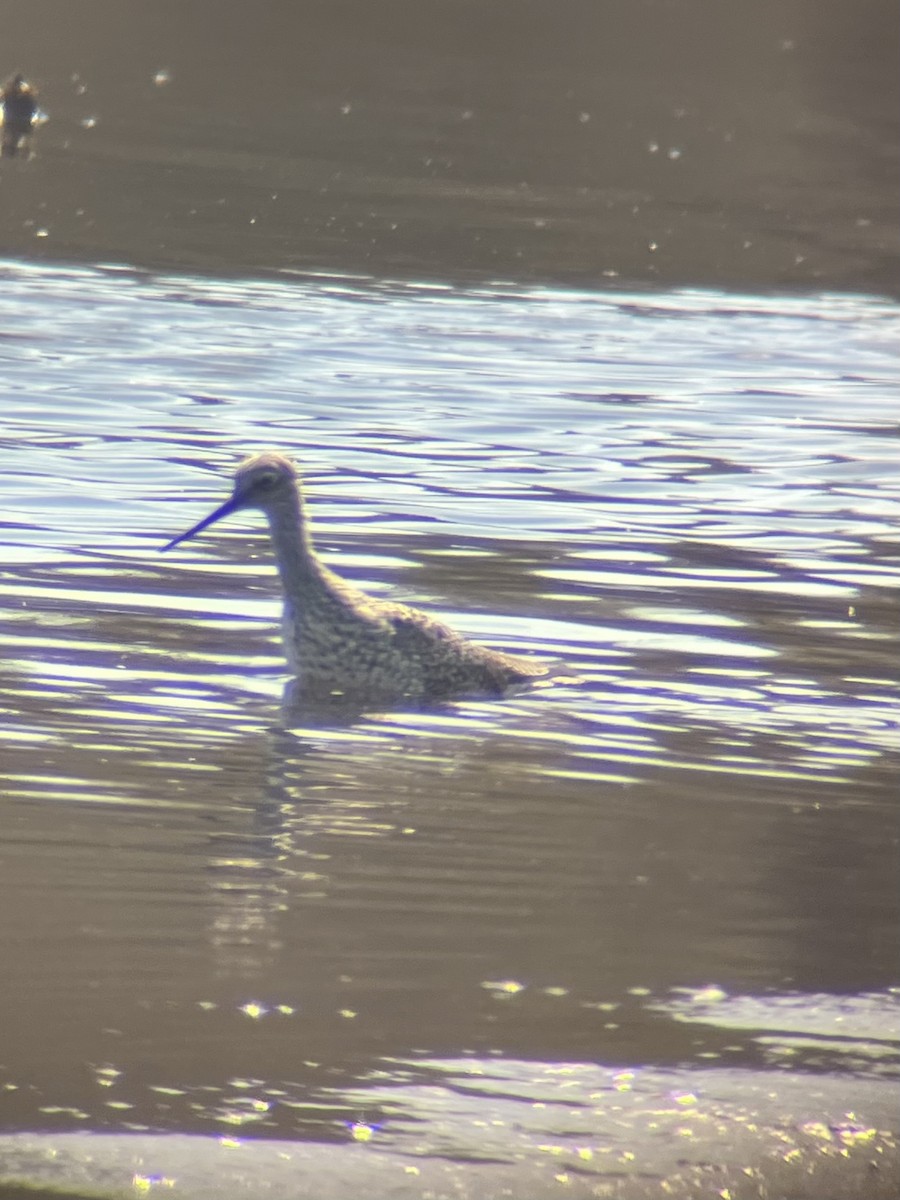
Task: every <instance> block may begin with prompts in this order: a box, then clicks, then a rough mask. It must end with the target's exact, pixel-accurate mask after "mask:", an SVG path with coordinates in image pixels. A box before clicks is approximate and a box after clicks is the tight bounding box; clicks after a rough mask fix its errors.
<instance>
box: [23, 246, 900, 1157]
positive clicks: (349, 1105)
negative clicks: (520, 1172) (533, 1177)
mask: <svg viewBox="0 0 900 1200" xmlns="http://www.w3.org/2000/svg"><path fill="white" fill-rule="evenodd" d="M2 284H3V287H2V293H0V296H2V300H0V307H2V337H0V364H2V397H0V438H2V446H3V450H4V472H3V478H2V483H0V488H2V498H3V500H2V521H0V543H2V567H0V623H2V645H3V655H2V663H0V688H2V700H0V703H2V708H3V710H4V711H3V729H2V762H0V789H2V801H0V806H2V813H3V833H2V839H0V948H2V957H3V963H4V968H3V974H4V984H3V988H2V990H0V1025H2V1028H3V1030H4V1046H3V1050H2V1053H0V1086H2V1087H5V1088H6V1098H5V1100H4V1104H5V1106H6V1107H5V1112H6V1117H5V1121H4V1127H5V1128H6V1129H14V1128H20V1129H26V1128H27V1129H60V1130H61V1129H72V1128H83V1127H89V1128H91V1129H116V1130H125V1129H128V1130H144V1129H148V1128H149V1129H153V1130H158V1129H164V1130H182V1131H187V1132H216V1133H219V1134H229V1135H232V1136H235V1137H241V1136H244V1135H245V1134H248V1133H250V1132H252V1133H253V1134H254V1135H256V1136H261V1135H269V1136H278V1137H280V1138H285V1139H292V1138H313V1139H316V1140H320V1141H321V1140H332V1141H354V1140H355V1141H367V1142H369V1141H371V1142H372V1144H373V1145H377V1146H384V1147H387V1148H390V1149H392V1150H397V1151H399V1152H400V1153H404V1154H410V1155H412V1154H416V1155H424V1156H425V1157H426V1158H440V1157H442V1156H443V1157H449V1158H452V1159H457V1160H460V1161H466V1160H476V1161H478V1160H481V1159H484V1160H485V1161H488V1160H489V1161H493V1162H497V1161H506V1159H507V1158H509V1157H510V1156H512V1157H516V1156H518V1157H521V1156H525V1157H528V1156H530V1157H531V1158H533V1159H534V1160H535V1161H538V1160H540V1161H543V1159H546V1158H549V1160H550V1165H551V1167H552V1166H553V1162H554V1161H555V1159H554V1155H555V1154H556V1153H557V1150H558V1152H559V1154H562V1155H568V1156H569V1158H567V1159H566V1160H565V1161H566V1162H570V1160H571V1161H573V1162H575V1163H576V1164H580V1166H579V1170H581V1171H582V1172H583V1173H587V1174H588V1175H590V1174H591V1172H592V1171H593V1170H594V1165H592V1164H594V1163H595V1158H594V1157H592V1156H595V1157H596V1161H599V1160H600V1157H602V1155H603V1154H604V1153H605V1154H609V1153H612V1148H615V1153H616V1154H617V1155H618V1154H619V1153H620V1151H621V1146H620V1145H619V1142H618V1141H617V1139H618V1138H620V1136H621V1135H620V1133H617V1132H616V1129H618V1128H619V1126H616V1124H615V1121H614V1120H613V1119H612V1117H611V1116H610V1114H611V1112H612V1111H613V1109H614V1107H615V1106H614V1105H613V1104H612V1102H613V1101H615V1102H616V1103H621V1104H627V1103H637V1099H638V1098H642V1099H645V1100H646V1104H645V1108H646V1105H650V1106H651V1107H652V1106H653V1105H654V1104H655V1105H656V1106H657V1107H658V1108H660V1111H663V1110H664V1111H666V1112H670V1113H674V1114H675V1116H674V1117H673V1118H672V1120H675V1121H676V1124H677V1123H678V1121H680V1119H681V1117H680V1116H679V1114H681V1113H682V1112H683V1110H684V1109H686V1108H688V1109H689V1108H691V1106H692V1105H694V1104H698V1105H701V1106H702V1104H703V1101H704V1097H706V1098H710V1097H715V1098H716V1100H715V1102H716V1103H722V1104H724V1103H725V1101H724V1100H723V1099H722V1091H723V1089H724V1091H725V1092H727V1093H728V1094H729V1095H730V1096H731V1097H732V1100H731V1101H730V1102H733V1103H735V1104H737V1103H738V1102H739V1100H740V1098H741V1097H743V1098H744V1100H745V1101H746V1097H747V1096H748V1095H749V1094H750V1092H749V1091H748V1088H749V1089H750V1091H753V1090H754V1089H755V1090H758V1091H759V1092H760V1094H766V1091H767V1084H766V1082H765V1081H766V1079H767V1078H768V1077H770V1076H771V1077H772V1078H776V1079H777V1078H784V1077H785V1072H788V1071H790V1072H792V1073H793V1074H792V1075H791V1078H794V1079H800V1080H802V1079H803V1078H808V1079H810V1080H812V1079H818V1080H821V1081H822V1084H821V1086H823V1087H824V1086H826V1084H827V1083H829V1082H831V1083H833V1082H834V1081H838V1087H839V1089H840V1088H844V1089H846V1095H847V1096H848V1097H852V1096H853V1095H854V1094H855V1093H853V1090H852V1089H853V1088H859V1087H863V1086H864V1087H865V1088H867V1089H869V1090H867V1091H866V1092H865V1095H866V1096H868V1097H869V1101H870V1102H871V1103H872V1104H873V1105H874V1106H875V1108H876V1109H877V1108H878V1106H879V1105H881V1106H882V1109H883V1108H884V1103H885V1102H884V1097H885V1096H886V1095H889V1092H882V1091H880V1090H879V1087H880V1086H881V1083H882V1081H888V1080H892V1079H894V1078H895V1073H896V1068H897V1061H898V1028H897V1026H898V1022H897V1005H898V993H897V991H896V987H895V985H896V983H897V952H896V945H895V930H896V919H897V907H898V905H897V891H896V877H895V872H896V866H897V850H896V844H897V831H898V830H897V826H898V822H897V777H898V775H897V771H898V763H900V715H898V703H897V697H898V674H900V671H898V655H897V630H898V628H900V622H898V615H900V614H898V599H897V597H898V592H897V584H898V581H900V571H898V565H897V563H898V559H897V551H898V532H897V524H898V517H900V485H898V465H900V440H898V431H900V425H898V404H897V392H896V370H897V361H896V347H897V345H898V344H900V342H898V335H900V312H898V309H897V307H896V305H894V304H892V303H889V302H887V301H879V300H870V299H865V298H854V297H848V296H834V295H817V296H809V297H797V298H792V299H785V298H784V297H773V298H765V297H760V296H739V295H735V296H725V295H722V294H717V293H701V292H678V293H669V294H650V293H646V294H626V293H621V294H615V293H607V294H606V295H600V296H598V295H590V294H587V293H583V294H582V293H568V292H556V291H549V290H516V289H513V288H504V287H499V286H498V287H496V288H490V287H484V288H482V289H480V290H469V291H458V290H453V289H450V288H440V287H428V286H420V287H414V286H399V285H397V286H391V285H375V284H372V283H368V282H365V281H360V280H355V279H352V278H344V279H341V278H335V277H328V276H322V277H312V276H310V277H302V278H301V277H298V278H297V279H295V280H294V281H292V282H291V281H289V282H286V283H283V284H275V283H258V284H255V283H246V282H244V283H242V282H233V283H229V282H219V283H216V282H201V281H195V280H191V279H187V278H176V277H170V278H161V277H151V276H143V275H140V274H137V273H132V272H128V271H124V270H118V269H112V268H110V269H107V270H103V269H96V270H91V269H83V270H76V269H60V268H53V267H40V268H39V267H29V266H25V265H19V264H13V263H9V264H6V265H5V266H4V267H3V268H2ZM266 446H272V447H278V448H281V449H285V450H289V451H291V452H292V453H293V454H294V455H295V456H296V458H297V459H298V461H299V462H300V464H301V466H302V468H303V470H304V474H305V477H306V480H307V487H308V493H309V498H310V504H311V507H312V511H313V514H314V518H315V529H316V533H317V539H318V544H319V547H320V549H321V551H322V553H323V554H324V555H325V556H326V558H327V560H328V562H329V564H330V565H331V566H333V567H334V568H335V569H337V570H338V571H339V572H341V573H343V574H345V575H346V576H347V577H349V578H351V579H353V580H354V581H356V582H357V583H359V584H360V585H361V586H363V587H365V588H366V589H367V590H369V591H371V592H372V593H374V594H376V595H379V596H386V597H387V596H389V597H392V598H399V599H402V600H405V601H409V602H412V603H414V604H418V605H421V606H423V607H425V608H427V609H429V610H430V611H434V612H436V613H438V614H439V615H440V616H441V617H443V618H445V619H446V620H448V621H449V622H450V623H451V624H453V625H454V626H455V627H456V628H458V629H460V630H462V631H464V632H466V633H467V634H469V635H471V636H472V637H474V638H476V639H478V640H481V641H484V642H486V643H489V644H490V645H493V646H497V647H502V648H509V649H514V650H516V651H517V652H525V653H533V654H535V655H538V656H540V657H544V658H547V659H558V660H562V661H563V663H565V664H566V666H567V668H568V669H569V674H568V675H567V676H566V677H565V678H564V679H562V680H561V681H560V682H559V683H558V684H556V685H555V686H553V687H550V688H542V689H536V690H534V691H532V692H528V693H524V694H521V695H518V696H515V697H512V698H509V699H507V700H503V701H490V702H488V701H484V702H476V701H465V702H460V703H454V704H448V705H446V706H443V707H441V708H439V709H435V710H433V711H426V712H404V711H380V710H379V711H371V712H366V713H364V714H361V715H360V714H337V715H336V714H334V713H331V714H323V713H321V712H318V713H317V712H314V711H309V710H298V709H296V708H292V707H291V706H289V705H286V704H284V703H283V702H282V690H283V686H284V683H285V675H284V669H283V661H282V657H281V650H280V645H279V642H278V639H277V618H278V613H279V596H278V586H277V580H276V577H275V574H274V569H273V565H272V561H271V555H270V552H269V548H268V541H267V537H266V534H265V531H264V528H263V526H262V522H261V520H260V519H258V518H256V517H254V516H252V515H247V516H242V517H236V518H233V519H232V520H231V521H230V522H228V523H224V524H222V525H219V526H216V527H215V528H214V529H212V530H210V531H209V532H208V533H207V534H204V535H203V537H202V538H200V539H198V540H196V541H193V542H189V543H186V544H185V545H183V546H181V547H179V548H178V549H177V550H175V551H173V552H171V553H170V554H169V555H167V556H165V557H164V558H163V557H160V556H159V554H158V550H159V547H160V545H161V544H163V542H165V541H166V540H168V539H169V538H170V537H171V536H173V535H174V534H175V533H177V532H180V531H181V530H183V529H185V528H187V527H188V526H189V525H190V524H192V523H193V522H194V521H196V520H197V519H199V517H201V516H202V515H204V514H205V513H206V512H207V511H208V510H209V509H211V508H212V507H213V505H214V504H217V503H219V502H220V500H222V499H224V498H225V496H226V494H227V491H228V488H229V476H230V472H231V469H232V467H233V465H234V463H235V462H236V461H237V459H238V457H239V456H240V455H242V454H243V453H245V452H247V451H249V450H253V449H257V448H261V447H266ZM567 1071H568V1074H566V1072H567ZM826 1077H827V1078H826ZM741 1080H743V1081H744V1082H743V1083H742V1082H741ZM748 1080H750V1081H752V1082H751V1083H749V1084H748V1083H747V1081H748ZM774 1086H778V1085H777V1084H776V1085H774ZM887 1086H888V1084H887V1082H885V1087H887ZM686 1096H691V1097H693V1099H688V1100H686V1099H685V1098H684V1097H686ZM623 1097H624V1099H623ZM617 1098H618V1099H617ZM879 1098H880V1099H879ZM748 1103H749V1102H748ZM792 1103H793V1104H794V1105H795V1111H796V1112H797V1113H798V1114H799V1116H798V1117H797V1120H798V1121H800V1122H801V1124H802V1119H803V1110H804V1106H805V1105H807V1104H809V1111H808V1112H807V1114H806V1115H807V1117H808V1118H809V1120H812V1117H813V1115H814V1105H813V1104H812V1102H811V1101H809V1100H808V1098H807V1093H806V1092H805V1091H803V1090H801V1092H800V1093H799V1098H795V1100H794V1101H792ZM848 1104H849V1100H848ZM611 1105H612V1107H611ZM660 1106H661V1107H660ZM882 1109H879V1111H881V1110H882ZM642 1111H643V1110H642ZM735 1111H736V1110H735ZM815 1111H816V1112H817V1111H818V1110H815ZM836 1111H837V1110H836ZM676 1118H677V1120H676ZM627 1119H628V1118H627V1116H626V1117H622V1120H627ZM668 1119H669V1118H666V1120H668ZM735 1119H736V1118H735ZM748 1119H749V1118H748ZM834 1119H835V1120H838V1116H837V1115H836V1116H835V1117H834ZM858 1119H859V1121H862V1122H865V1120H866V1116H865V1114H864V1113H863V1114H862V1115H861V1116H859V1118H858ZM873 1119H874V1118H873ZM847 1120H849V1118H847ZM610 1122H612V1123H610ZM845 1124H846V1121H845ZM847 1127H848V1128H849V1127H850V1126H849V1125H848V1126H847ZM863 1127H864V1126H862V1125H861V1126H860V1127H859V1128H860V1129H862V1128H863ZM842 1128H843V1127H842ZM853 1128H854V1129H856V1126H853ZM513 1131H514V1132H513ZM679 1136H680V1135H679ZM810 1136H811V1137H812V1136H814V1135H812V1134H811V1135H810ZM829 1136H830V1143H829V1144H831V1145H834V1144H838V1145H839V1144H840V1142H839V1138H838V1135H836V1134H833V1133H832V1134H831V1135H829ZM848 1136H849V1135H848ZM852 1136H856V1134H853V1135H852ZM859 1136H862V1135H861V1134H860V1135H859ZM672 1138H673V1139H675V1140H677V1138H676V1134H675V1133H672ZM836 1138H838V1141H837V1142H836V1141H835V1139H836ZM845 1142H846V1138H845ZM823 1144H824V1142H823ZM548 1146H551V1148H552V1147H556V1148H557V1149H556V1150H553V1151H552V1153H551V1151H550V1150H548V1149H547V1147H548ZM622 1152H624V1151H622ZM579 1154H580V1158H579ZM573 1156H574V1158H573ZM616 1161H617V1162H619V1163H620V1167H621V1169H622V1170H625V1171H626V1172H627V1171H629V1170H631V1167H630V1166H628V1165H627V1164H628V1161H629V1160H621V1161H620V1160H619V1159H617V1160H616ZM622 1163H625V1166H622ZM557 1165H558V1164H557ZM638 1165H639V1164H638ZM567 1169H568V1168H566V1170H567ZM563 1174H565V1171H563Z"/></svg>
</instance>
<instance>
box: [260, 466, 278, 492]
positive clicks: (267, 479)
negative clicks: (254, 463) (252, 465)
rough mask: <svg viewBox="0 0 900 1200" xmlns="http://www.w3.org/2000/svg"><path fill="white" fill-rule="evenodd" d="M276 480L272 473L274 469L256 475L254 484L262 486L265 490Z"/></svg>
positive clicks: (271, 486)
mask: <svg viewBox="0 0 900 1200" xmlns="http://www.w3.org/2000/svg"><path fill="white" fill-rule="evenodd" d="M277 482H278V476H277V475H276V474H275V473H274V471H266V473H265V475H259V476H257V479H256V486H257V487H258V488H262V489H263V491H264V492H267V491H268V490H269V489H270V488H273V487H274V486H275V484H276V483H277Z"/></svg>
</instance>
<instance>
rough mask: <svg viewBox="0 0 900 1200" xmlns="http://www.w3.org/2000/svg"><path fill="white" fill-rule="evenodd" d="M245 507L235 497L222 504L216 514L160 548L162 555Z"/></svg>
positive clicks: (212, 514)
mask: <svg viewBox="0 0 900 1200" xmlns="http://www.w3.org/2000/svg"><path fill="white" fill-rule="evenodd" d="M239 508H243V505H242V504H241V502H240V501H239V500H237V499H236V498H235V497H234V496H232V497H231V499H230V500H226V501H225V503H224V504H220V505H219V507H218V508H217V509H216V510H215V512H211V513H210V514H209V516H208V517H204V518H203V520H202V521H198V522H197V524H196V525H194V526H192V527H191V528H190V529H189V530H188V531H187V533H179V535H178V537H174V538H172V540H171V542H166V544H165V546H160V548H159V550H160V553H163V551H165V550H171V549H172V547H173V546H177V545H178V543H179V542H186V541H187V540H188V538H192V537H193V536H194V534H195V533H199V532H200V531H201V530H202V529H206V527H207V526H208V525H212V524H213V523H214V522H215V521H221V519H222V517H227V516H228V515H229V514H230V513H233V512H236V511H237V510H238V509H239Z"/></svg>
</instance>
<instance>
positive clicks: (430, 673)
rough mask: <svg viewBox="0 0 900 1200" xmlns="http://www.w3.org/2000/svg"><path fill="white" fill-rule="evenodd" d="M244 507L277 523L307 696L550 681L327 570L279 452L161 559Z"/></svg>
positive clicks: (287, 618)
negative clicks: (186, 540) (181, 544)
mask: <svg viewBox="0 0 900 1200" xmlns="http://www.w3.org/2000/svg"><path fill="white" fill-rule="evenodd" d="M243 508H261V509H262V511H263V512H264V513H265V514H266V517H267V519H268V522H269V533H270V535H271V538H272V545H273V546H274V549H275V557H276V560H277V562H278V571H279V574H280V575H281V584H282V588H283V590H284V618H283V625H282V632H283V636H284V648H285V654H286V656H287V660H288V663H289V665H290V668H291V670H292V671H293V673H294V674H295V675H296V676H297V680H298V682H299V685H300V687H301V690H302V691H303V692H309V693H310V694H314V695H326V696H348V697H353V696H360V695H375V696H385V695H387V696H408V697H419V698H427V697H431V698H439V697H448V696H454V695H456V696H458V695H464V694H478V693H480V694H482V695H483V694H493V695H502V694H503V693H505V692H506V691H507V690H508V689H509V688H512V687H514V686H515V685H516V684H524V683H527V682H528V681H529V680H533V679H536V678H538V677H540V676H542V675H547V673H548V672H547V667H546V666H544V664H542V663H538V662H533V661H531V660H530V659H527V658H519V657H518V656H515V655H511V654H502V653H500V652H499V651H497V650H489V649H488V648H487V647H485V646H478V645H476V644H475V643H474V642H470V641H468V640H467V639H466V638H464V637H462V636H461V635H460V634H458V633H456V632H454V631H453V630H452V629H449V628H448V627H447V626H446V625H443V624H442V623H441V622H440V621H437V620H435V618H434V617H430V616H429V615H428V614H427V613H424V612H420V611H419V610H418V609H416V608H410V607H409V606H408V605H406V604H397V603H394V602H393V601H390V600H378V599H375V598H374V597H372V596H367V595H366V594H365V592H361V591H360V590H359V588H356V587H354V586H353V585H352V584H350V583H348V582H347V581H346V580H345V579H341V578H340V576H339V575H336V574H335V573H334V571H331V570H330V569H329V568H328V567H326V566H325V564H324V563H323V562H322V561H321V559H320V558H319V556H318V554H317V553H316V550H315V547H314V546H313V542H312V537H311V535H310V532H309V526H308V523H307V519H306V509H305V504H304V499H303V492H302V488H301V484H300V478H299V474H298V472H297V468H296V467H295V465H294V463H293V462H292V461H291V460H290V459H289V458H287V457H286V456H285V455H283V454H277V453H275V452H274V451H267V452H266V453H264V454H256V455H253V456H252V457H251V458H247V459H245V460H244V462H242V463H241V464H240V465H239V466H238V468H237V471H236V472H235V477H234V491H233V493H232V495H231V498H230V499H229V500H226V501H225V503H224V504H222V505H220V506H219V508H217V509H216V510H215V512H212V513H210V515H209V516H208V517H205V518H204V519H203V520H202V521H199V522H198V523H197V524H196V525H194V526H193V528H191V529H189V530H188V531H187V533H183V534H181V535H180V536H179V537H176V538H173V539H172V541H171V542H169V543H168V545H166V546H163V547H162V548H163V550H170V549H171V548H172V547H173V546H177V545H178V543H179V542H183V541H184V540H185V539H186V538H189V537H193V536H194V534H196V533H199V532H200V531H201V530H202V529H206V528H207V526H209V525H212V523H213V522H214V521H218V520H220V519H221V518H222V517H227V516H228V515H229V514H230V513H233V512H237V511H239V510H240V509H243Z"/></svg>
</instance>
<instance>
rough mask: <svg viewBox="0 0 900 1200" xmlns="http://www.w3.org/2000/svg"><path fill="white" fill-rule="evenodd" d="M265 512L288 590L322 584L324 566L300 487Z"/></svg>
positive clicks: (282, 579)
mask: <svg viewBox="0 0 900 1200" xmlns="http://www.w3.org/2000/svg"><path fill="white" fill-rule="evenodd" d="M266 515H267V516H268V519H269V532H270V534H271V537H272V546H273V548H274V550H275V558H276V561H277V563H278V573H279V574H280V576H281V582H282V585H283V587H284V591H285V594H286V595H287V596H295V595H297V594H298V593H301V592H303V591H307V590H308V589H309V588H310V587H314V586H316V584H321V582H322V575H323V571H324V567H323V565H322V563H321V562H320V561H319V557H318V555H317V554H316V551H315V548H314V547H313V542H312V536H311V534H310V532H309V526H308V524H307V521H306V511H305V507H304V503H303V496H302V494H301V493H300V489H299V488H298V489H297V490H296V491H295V492H294V493H293V494H292V495H291V496H289V497H287V498H285V499H284V500H283V501H282V502H281V503H280V504H279V505H278V506H277V507H274V506H273V507H272V508H271V509H269V511H268V512H267V514H266Z"/></svg>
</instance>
